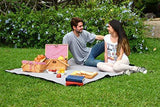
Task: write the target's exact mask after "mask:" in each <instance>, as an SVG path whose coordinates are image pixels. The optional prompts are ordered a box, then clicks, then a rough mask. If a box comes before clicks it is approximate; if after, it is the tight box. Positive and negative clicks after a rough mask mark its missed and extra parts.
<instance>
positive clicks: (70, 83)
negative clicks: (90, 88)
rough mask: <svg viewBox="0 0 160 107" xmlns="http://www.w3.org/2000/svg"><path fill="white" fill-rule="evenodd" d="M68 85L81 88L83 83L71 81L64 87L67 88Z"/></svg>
mask: <svg viewBox="0 0 160 107" xmlns="http://www.w3.org/2000/svg"><path fill="white" fill-rule="evenodd" d="M69 85H79V86H82V85H83V83H80V82H73V81H66V86H69Z"/></svg>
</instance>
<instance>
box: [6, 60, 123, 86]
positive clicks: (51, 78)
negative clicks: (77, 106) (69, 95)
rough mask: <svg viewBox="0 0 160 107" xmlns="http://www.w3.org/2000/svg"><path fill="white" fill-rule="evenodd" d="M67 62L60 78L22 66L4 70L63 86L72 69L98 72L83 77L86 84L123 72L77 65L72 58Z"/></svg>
mask: <svg viewBox="0 0 160 107" xmlns="http://www.w3.org/2000/svg"><path fill="white" fill-rule="evenodd" d="M68 64H69V65H70V66H69V67H68V68H67V70H66V73H65V74H64V75H62V77H61V78H57V77H56V74H49V73H48V72H46V71H44V72H42V73H34V72H23V71H22V68H16V69H12V70H6V72H10V73H15V74H20V75H26V76H32V77H37V78H42V79H45V80H48V81H52V82H55V83H59V84H62V85H64V86H66V81H65V79H66V77H67V76H68V75H70V74H71V73H72V72H74V71H81V70H82V71H88V72H98V74H97V75H96V76H95V77H94V78H92V79H87V78H85V80H84V81H83V84H87V83H90V82H93V81H96V80H99V79H101V78H103V77H105V76H117V75H122V74H123V72H120V73H109V72H102V71H99V70H98V69H97V68H96V67H90V66H84V65H77V64H76V63H75V62H74V59H73V58H71V59H70V60H69V61H68Z"/></svg>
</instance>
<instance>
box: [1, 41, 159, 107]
mask: <svg viewBox="0 0 160 107" xmlns="http://www.w3.org/2000/svg"><path fill="white" fill-rule="evenodd" d="M147 42H148V45H149V49H150V50H151V51H150V52H147V53H142V54H138V53H132V54H131V55H130V57H129V58H130V62H131V63H132V64H135V65H137V66H144V67H146V68H147V69H148V70H149V72H148V73H147V74H142V73H134V74H131V75H130V76H127V75H123V76H116V77H105V78H103V79H100V80H98V81H96V82H92V83H90V84H86V85H84V86H82V87H79V86H68V87H66V86H63V85H60V84H56V83H54V82H50V81H45V80H43V79H39V78H34V77H29V76H24V75H16V74H12V73H8V72H5V70H6V69H13V68H20V67H21V61H22V60H33V59H34V58H35V57H36V56H37V55H38V54H44V53H45V50H44V49H14V48H5V47H0V106H1V107H6V106H9V107H10V106H11V107H12V106H13V107H21V106H28V107H30V106H36V107H37V106H39V107H45V106H56V107H57V106H87V107H88V106H89V107H94V106H98V107H101V106H123V107H124V106H131V107H132V106H134V107H136V106H157V107H158V106H160V85H159V84H160V83H159V82H160V72H159V71H160V61H159V60H160V39H147ZM154 48H156V51H153V49H154ZM69 57H71V55H70V54H69ZM99 58H103V55H101V56H99ZM150 71H152V72H150Z"/></svg>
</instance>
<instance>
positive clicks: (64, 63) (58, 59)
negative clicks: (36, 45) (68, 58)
mask: <svg viewBox="0 0 160 107" xmlns="http://www.w3.org/2000/svg"><path fill="white" fill-rule="evenodd" d="M58 61H59V62H61V63H63V64H64V65H66V66H69V64H66V63H64V62H63V61H61V60H59V59H58Z"/></svg>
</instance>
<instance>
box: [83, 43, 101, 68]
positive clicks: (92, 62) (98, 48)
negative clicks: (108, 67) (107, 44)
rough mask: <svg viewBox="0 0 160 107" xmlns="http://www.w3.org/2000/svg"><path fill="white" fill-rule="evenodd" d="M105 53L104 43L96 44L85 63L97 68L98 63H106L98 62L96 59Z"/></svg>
mask: <svg viewBox="0 0 160 107" xmlns="http://www.w3.org/2000/svg"><path fill="white" fill-rule="evenodd" d="M103 52H104V41H102V42H100V43H97V44H95V45H94V46H93V47H92V50H91V52H90V55H89V56H88V58H87V60H86V61H85V62H84V65H86V66H94V67H97V63H98V62H104V61H102V60H97V59H96V57H97V56H99V55H100V54H102V53H103Z"/></svg>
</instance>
